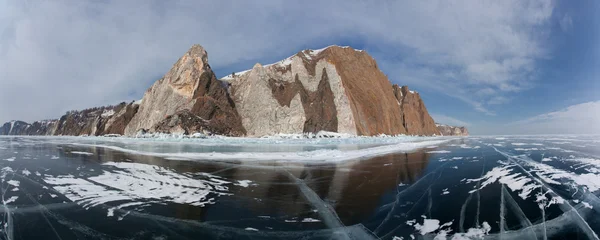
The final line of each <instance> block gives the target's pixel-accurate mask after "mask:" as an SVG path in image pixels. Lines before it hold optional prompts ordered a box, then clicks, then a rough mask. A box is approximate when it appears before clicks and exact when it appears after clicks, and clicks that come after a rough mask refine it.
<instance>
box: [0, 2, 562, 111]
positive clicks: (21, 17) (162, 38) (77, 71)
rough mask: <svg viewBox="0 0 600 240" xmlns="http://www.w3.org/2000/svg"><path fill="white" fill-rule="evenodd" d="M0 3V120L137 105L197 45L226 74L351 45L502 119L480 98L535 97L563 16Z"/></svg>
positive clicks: (545, 8) (464, 6)
mask: <svg viewBox="0 0 600 240" xmlns="http://www.w3.org/2000/svg"><path fill="white" fill-rule="evenodd" d="M0 4H1V5H2V6H3V7H2V8H0V86H1V87H0V121H6V120H9V119H12V118H17V119H23V120H27V121H31V120H35V119H40V118H47V117H58V115H60V114H62V113H63V112H64V111H66V110H69V109H80V108H85V107H91V106H96V105H101V104H111V103H116V102H117V101H119V100H133V99H132V98H133V97H139V96H130V95H131V93H136V94H138V95H139V94H142V93H143V92H144V90H145V89H147V88H148V87H149V86H150V84H152V82H153V81H155V80H157V78H159V77H160V76H162V75H163V74H164V73H165V72H166V71H167V70H168V69H169V68H170V66H171V65H172V64H173V63H174V62H175V61H176V60H177V58H178V57H179V56H181V55H182V54H183V53H184V52H185V51H186V50H187V49H188V48H189V47H190V46H191V45H192V44H194V43H200V44H201V45H203V46H204V47H205V48H206V49H207V50H208V52H209V59H210V63H211V65H212V66H213V69H218V68H220V67H226V66H233V65H239V64H240V63H242V62H244V63H246V62H247V61H249V60H254V59H265V60H268V61H273V60H276V58H279V57H285V56H287V55H291V54H293V53H294V52H296V51H298V50H301V49H302V48H304V47H307V46H309V47H315V48H317V47H322V46H323V44H329V43H337V42H339V41H341V40H346V39H348V38H349V39H354V40H356V39H360V40H361V42H364V44H365V45H366V47H367V48H368V49H370V52H371V53H372V54H373V55H374V56H375V57H376V58H377V60H378V61H379V64H380V66H381V68H382V69H383V70H384V71H385V72H386V73H387V74H388V75H389V76H390V78H391V80H392V81H394V82H396V83H400V84H408V85H410V86H411V88H417V89H418V88H430V89H434V90H437V91H438V92H440V93H444V94H447V95H449V96H453V97H455V98H457V99H460V100H462V101H464V102H466V103H468V104H470V105H471V106H473V108H474V109H476V110H477V111H480V112H482V113H485V114H488V115H494V111H492V110H490V109H488V107H489V106H487V102H488V101H489V100H490V98H491V96H490V95H481V96H479V95H476V94H471V93H473V92H477V91H478V90H481V89H486V88H489V89H492V90H493V91H495V92H496V93H497V94H503V93H510V92H518V91H521V90H522V89H527V88H529V87H531V84H530V82H531V79H534V78H533V76H532V75H533V74H534V72H535V62H536V60H538V59H540V58H545V57H546V56H547V53H546V52H545V51H544V50H543V49H544V46H543V42H540V41H541V40H543V39H544V38H543V34H544V32H547V31H545V30H546V29H545V27H546V26H547V23H548V21H549V19H550V16H551V14H552V10H553V5H552V1H551V0H534V1H520V0H507V1H494V0H488V1H477V0H473V1H459V2H449V1H443V0H428V1H383V2H377V3H372V2H364V1H345V0H344V1H342V0H332V1H321V2H318V3H316V2H315V3H311V4H307V3H305V2H303V1H298V2H297V1H269V0H265V1H260V2H256V1H227V0H224V1H210V2H205V1H185V0H176V1H169V2H168V3H166V2H164V1H141V0H140V1H66V0H65V1H60V0H57V1H40V2H36V3H35V4H31V3H29V2H27V1H2V0H0ZM397 56H400V58H398V57H397ZM251 66H252V64H249V65H247V66H245V67H246V68H250V67H251ZM220 75H224V73H220Z"/></svg>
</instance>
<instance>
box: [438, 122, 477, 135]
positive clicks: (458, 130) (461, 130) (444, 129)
mask: <svg viewBox="0 0 600 240" xmlns="http://www.w3.org/2000/svg"><path fill="white" fill-rule="evenodd" d="M436 125H437V128H438V129H439V130H440V132H441V134H442V135H443V136H469V131H468V130H467V128H466V127H454V126H448V125H444V124H436Z"/></svg>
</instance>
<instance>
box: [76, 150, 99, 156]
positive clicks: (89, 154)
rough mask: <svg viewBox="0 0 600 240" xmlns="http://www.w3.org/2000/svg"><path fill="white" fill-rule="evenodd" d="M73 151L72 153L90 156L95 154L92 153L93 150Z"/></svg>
mask: <svg viewBox="0 0 600 240" xmlns="http://www.w3.org/2000/svg"><path fill="white" fill-rule="evenodd" d="M71 153H72V154H77V155H88V156H91V155H94V154H93V153H91V152H79V151H72V152H71Z"/></svg>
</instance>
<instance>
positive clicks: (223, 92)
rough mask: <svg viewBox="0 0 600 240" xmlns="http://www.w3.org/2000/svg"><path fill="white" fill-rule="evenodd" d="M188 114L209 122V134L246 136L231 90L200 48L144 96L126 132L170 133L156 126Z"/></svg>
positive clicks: (175, 66)
mask: <svg viewBox="0 0 600 240" xmlns="http://www.w3.org/2000/svg"><path fill="white" fill-rule="evenodd" d="M184 110H187V111H189V112H186V116H189V115H190V114H191V115H195V116H197V117H200V118H202V119H204V120H206V121H201V122H202V123H206V125H203V126H202V127H203V128H204V130H206V131H210V132H214V133H218V134H224V135H243V134H244V133H245V130H244V129H243V127H242V126H241V123H240V120H239V116H238V115H237V112H236V111H235V106H234V104H233V101H232V100H231V99H230V98H229V96H228V94H227V89H226V88H225V87H224V86H223V84H221V82H220V81H218V80H217V79H216V77H215V74H214V73H213V71H212V69H211V68H210V65H209V64H208V54H207V53H206V50H204V48H203V47H202V46H200V45H194V46H192V47H191V48H190V49H189V50H188V51H187V52H186V53H185V54H184V55H183V56H182V57H181V58H180V59H179V60H178V61H177V62H176V63H175V64H174V65H173V67H172V68H171V70H169V72H168V73H167V74H165V76H164V77H163V78H162V79H160V80H158V81H156V82H155V83H154V84H153V85H152V87H150V88H149V89H148V91H146V93H145V94H144V98H143V101H142V102H141V104H140V108H139V111H138V113H137V114H136V115H135V116H134V117H133V119H132V120H131V122H129V124H128V125H127V127H126V129H125V134H127V135H134V134H135V133H136V132H137V131H138V130H141V129H143V130H150V131H152V130H153V129H161V130H164V129H167V127H164V126H155V125H156V124H159V123H161V122H164V121H163V120H164V119H165V118H167V117H169V116H171V115H174V114H177V113H179V112H184ZM187 122H190V121H184V123H187Z"/></svg>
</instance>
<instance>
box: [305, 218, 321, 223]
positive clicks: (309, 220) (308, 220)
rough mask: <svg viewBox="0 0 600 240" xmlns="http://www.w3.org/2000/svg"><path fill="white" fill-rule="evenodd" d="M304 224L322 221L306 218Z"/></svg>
mask: <svg viewBox="0 0 600 240" xmlns="http://www.w3.org/2000/svg"><path fill="white" fill-rule="evenodd" d="M302 222H305V223H306V222H321V220H319V219H314V218H304V219H302Z"/></svg>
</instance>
